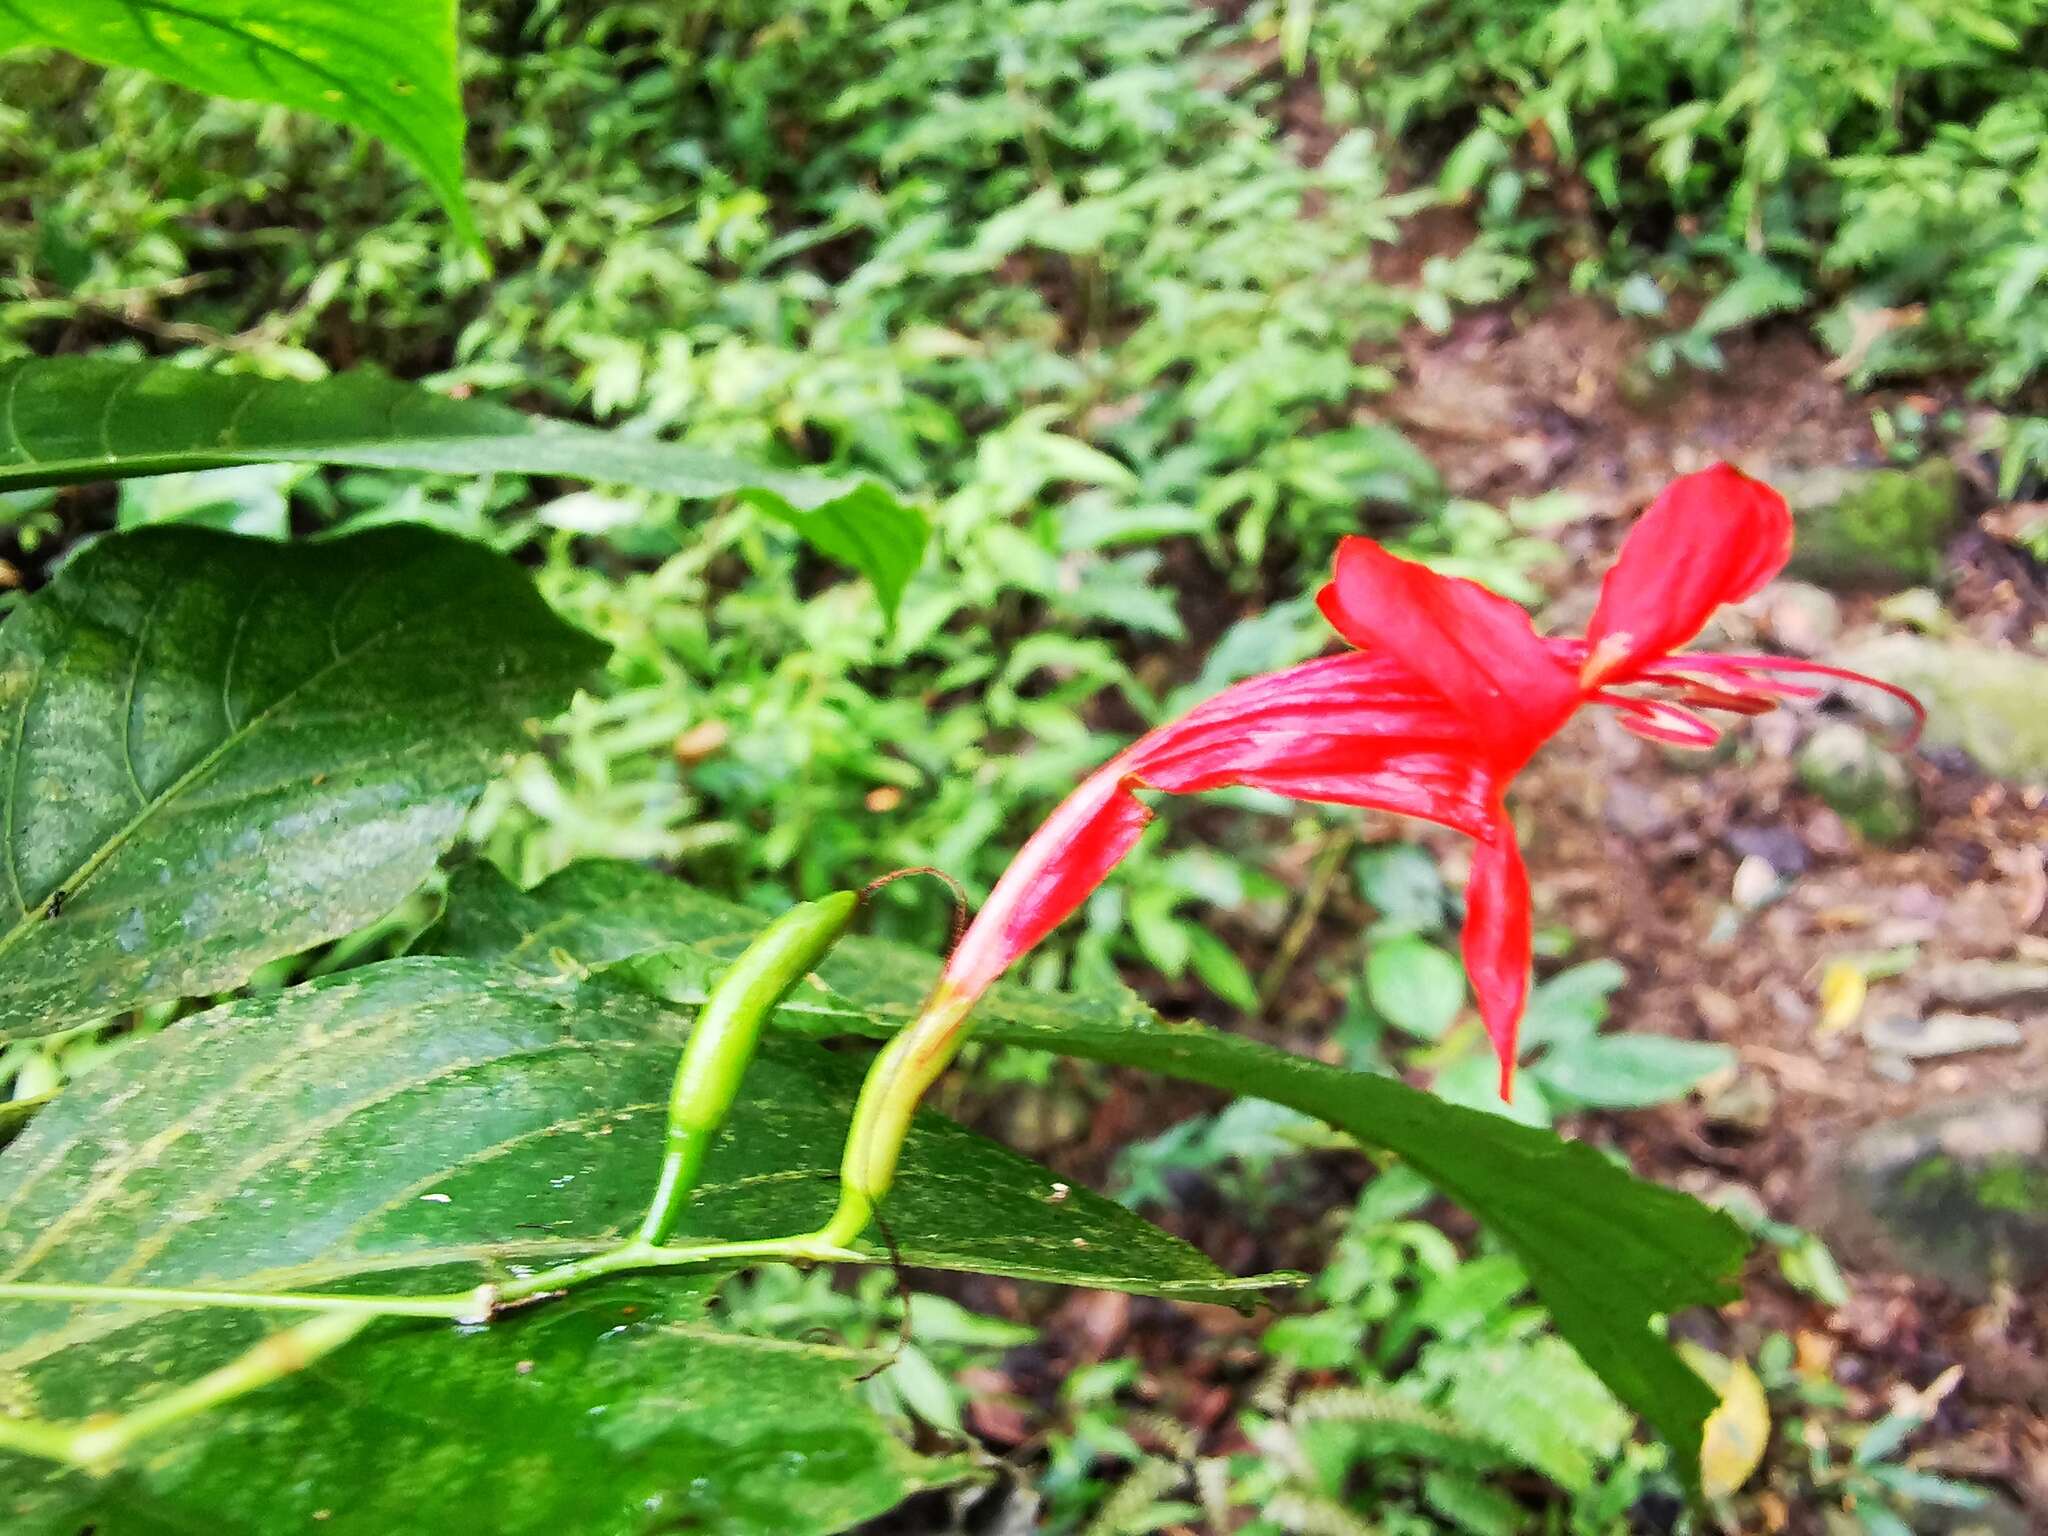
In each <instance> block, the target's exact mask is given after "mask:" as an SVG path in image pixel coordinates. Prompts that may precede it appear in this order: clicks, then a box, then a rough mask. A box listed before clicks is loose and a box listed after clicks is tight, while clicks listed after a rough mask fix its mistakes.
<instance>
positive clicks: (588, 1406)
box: [0, 1280, 957, 1536]
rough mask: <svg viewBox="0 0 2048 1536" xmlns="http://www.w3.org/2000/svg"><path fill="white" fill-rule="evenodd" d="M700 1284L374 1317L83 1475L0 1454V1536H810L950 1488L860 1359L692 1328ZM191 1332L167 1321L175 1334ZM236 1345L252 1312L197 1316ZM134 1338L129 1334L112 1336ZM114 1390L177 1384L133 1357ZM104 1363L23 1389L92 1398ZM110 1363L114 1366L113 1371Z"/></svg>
mask: <svg viewBox="0 0 2048 1536" xmlns="http://www.w3.org/2000/svg"><path fill="white" fill-rule="evenodd" d="M710 1289H711V1287H710V1284H709V1283H708V1282H706V1281H702V1280H700V1281H696V1282H686V1281H669V1282H665V1283H664V1284H663V1285H662V1286H660V1287H659V1288H656V1287H652V1286H640V1285H632V1284H624V1283H622V1284H619V1285H614V1286H608V1287H606V1288H605V1289H604V1290H603V1291H601V1292H595V1293H578V1294H576V1295H574V1296H571V1297H569V1298H567V1299H565V1300H562V1301H557V1302H553V1303H550V1304H549V1305H547V1306H544V1307H539V1308H536V1309H534V1310H532V1311H529V1312H526V1313H523V1314H519V1315H516V1316H514V1317H511V1318H507V1319H505V1320H503V1321H501V1322H499V1323H496V1324H494V1325H493V1326H491V1327H490V1328H487V1329H481V1330H461V1329H455V1328H449V1327H446V1326H437V1325H432V1324H417V1323H399V1322H388V1323H383V1324H380V1325H378V1326H376V1327H375V1328H373V1329H372V1331H371V1332H370V1333H368V1334H367V1335H365V1336H364V1337H362V1338H360V1339H358V1340H357V1341H355V1342H354V1343H353V1344H351V1345H350V1346H349V1347H348V1348H347V1349H345V1350H343V1351H342V1352H341V1353H340V1354H337V1355H333V1356H330V1357H328V1358H327V1359H325V1360H322V1361H320V1362H319V1363H318V1364H316V1365H315V1366H313V1367H312V1368H311V1369H309V1370H307V1371H304V1372H302V1373H301V1374H299V1375H297V1376H295V1377H291V1378H289V1379H287V1380H286V1381H284V1382H281V1383H279V1384H278V1385H276V1386H273V1387H269V1388H266V1389H265V1390H264V1391H263V1392H261V1393H259V1394H257V1395H255V1396H252V1397H249V1398H246V1399H243V1400H241V1401H238V1402H234V1403H231V1404H229V1405H227V1406H226V1407H225V1408H223V1409H220V1410H217V1411H216V1412H215V1413H214V1414H213V1415H211V1416H209V1417H207V1418H206V1419H204V1420H201V1421H199V1422H198V1423H196V1424H195V1425H194V1426H192V1427H191V1428H190V1429H186V1430H182V1431H174V1432H171V1433H167V1434H165V1435H161V1436H159V1437H157V1438H156V1439H153V1440H150V1441H147V1442H145V1449H146V1451H147V1454H146V1455H143V1456H141V1457H139V1458H138V1459H137V1461H136V1463H135V1464H134V1465H132V1466H129V1467H124V1468H121V1469H119V1470H117V1471H116V1472H115V1473H114V1474H113V1475H111V1476H109V1477H107V1478H104V1479H94V1478H88V1477H85V1476H83V1475H81V1474H78V1473H72V1472H68V1471H65V1470H64V1469H62V1468H59V1467H57V1466H55V1465H53V1464H50V1463H46V1462H41V1461H35V1460H31V1459H28V1458H25V1457H19V1456H7V1455H0V1526H4V1528H5V1529H6V1530H7V1531H8V1532H9V1533H10V1536H78V1533H79V1532H81V1531H86V1530H98V1531H102V1532H105V1533H107V1536H186V1533H189V1532H194V1531H201V1530H203V1531H206V1532H209V1533H212V1536H275V1533H278V1532H285V1531H308V1532H320V1533H322V1536H396V1533H401V1532H403V1533H419V1536H428V1533H436V1536H438V1533H443V1532H456V1531H477V1532H488V1533H490V1536H627V1533H633V1536H657V1533H667V1532H677V1531H688V1532H692V1533H695V1536H830V1533H833V1532H837V1531H842V1530H845V1529H847V1528H848V1527H850V1526H853V1525H855V1524H858V1523H859V1522H861V1521H863V1520H866V1519H869V1518H872V1517H874V1516H877V1515H880V1514H883V1513H885V1512H887V1511H888V1510H889V1509H891V1508H893V1507H894V1506H895V1505H896V1504H898V1503H899V1502H901V1501H902V1500H903V1499H904V1498H905V1497H907V1496H908V1495H910V1494H911V1493H914V1492H916V1491H918V1490H919V1489H920V1488H924V1487H928V1486H931V1485H932V1484H934V1483H938V1482H944V1481H950V1480H952V1478H953V1477H954V1476H956V1475H957V1469H955V1468H953V1467H951V1466H949V1465H948V1464H945V1463H934V1462H929V1461H924V1460H921V1459H920V1458H918V1457H916V1456H914V1455H912V1454H911V1453H910V1452H909V1451H908V1450H907V1449H906V1448H905V1447H904V1446H902V1445H901V1444H900V1443H899V1442H898V1441H897V1440H896V1439H895V1438H894V1436H893V1435H891V1434H890V1432H889V1430H888V1428H887V1427H886V1426H885V1425H884V1424H883V1423H882V1422H881V1420H880V1419H879V1418H878V1417H877V1416H876V1415H875V1413H874V1412H873V1411H872V1410H871V1409H870V1408H868V1407H867V1406H866V1405H865V1404H864V1403H863V1402H862V1401H861V1399H860V1395H859V1392H858V1388H857V1387H856V1384H855V1378H856V1376H857V1375H858V1373H860V1372H862V1371H863V1370H867V1369H872V1368H873V1366H874V1365H875V1364H879V1362H876V1361H869V1360H866V1359H864V1358H863V1357H860V1356H857V1355H851V1354H849V1353H847V1352H846V1351H843V1350H838V1349H833V1348H829V1347H824V1346H821V1345H815V1344H786V1343H780V1342H776V1341H772V1340H764V1339H751V1338H746V1337H744V1336H741V1335H737V1334H733V1333H730V1332H727V1331H725V1330H723V1329H721V1328H719V1327H717V1326H715V1325H714V1324H713V1323H711V1322H709V1321H708V1320H707V1319H706V1317H705V1315H704V1305H703V1303H704V1301H705V1300H706V1299H707V1297H708V1295H709V1292H710ZM198 1325H199V1319H198V1317H197V1315H196V1314H185V1316H184V1318H183V1320H182V1322H180V1323H178V1324H176V1325H175V1326H176V1327H177V1328H179V1329H180V1330H189V1329H193V1328H195V1327H196V1326H198ZM204 1325H205V1326H206V1327H207V1328H208V1329H210V1330H213V1331H216V1332H217V1333H218V1334H219V1337H220V1342H221V1343H223V1344H228V1343H232V1344H235V1345H246V1344H250V1343H253V1342H255V1340H256V1339H257V1338H258V1337H259V1336H260V1335H261V1333H262V1332H263V1331H264V1330H266V1329H275V1328H277V1327H279V1326H281V1325H280V1324H279V1323H278V1322H277V1321H276V1320H275V1319H274V1318H273V1319H272V1320H269V1321H259V1320H257V1319H255V1318H252V1317H250V1316H249V1315H248V1314H224V1313H217V1314H212V1315H211V1316H210V1317H207V1318H206V1319H205V1320H204ZM131 1332H134V1333H138V1334H141V1333H144V1332H145V1330H142V1329H137V1330H131ZM134 1342H136V1343H137V1344H138V1345H139V1347H140V1353H139V1354H138V1357H137V1359H136V1360H135V1361H134V1362H132V1363H131V1364H129V1365H128V1367H127V1370H126V1371H125V1372H124V1373H123V1374H125V1375H128V1376H131V1377H135V1378H140V1380H135V1381H133V1382H132V1384H133V1385H135V1386H137V1387H139V1388H146V1387H148V1386H151V1385H154V1383H153V1382H151V1381H150V1380H149V1374H148V1373H149V1372H150V1370H151V1369H152V1368H154V1367H164V1368H168V1369H172V1370H176V1369H178V1368H179V1361H178V1358H177V1348H176V1336H175V1335H173V1334H171V1333H169V1332H168V1331H158V1332H157V1333H155V1334H154V1335H152V1336H148V1337H143V1338H139V1339H137V1340H135V1341H134ZM109 1363H110V1362H109V1361H108V1358H107V1357H106V1356H105V1355H98V1356H94V1357H92V1358H91V1359H89V1360H81V1368H80V1369H79V1370H78V1372H77V1373H76V1375H72V1374H70V1373H65V1372H56V1371H52V1372H50V1373H48V1380H47V1382H46V1383H45V1382H42V1381H39V1382H38V1387H39V1396H40V1397H41V1398H42V1399H43V1400H44V1403H45V1406H46V1407H47V1408H51V1409H54V1410H62V1411H67V1412H68V1411H70V1410H72V1409H74V1408H78V1407H83V1406H87V1405H90V1404H93V1403H96V1402H98V1401H100V1400H101V1398H102V1397H103V1395H104V1393H105V1385H106V1383H105V1380H104V1377H103V1376H102V1371H103V1370H104V1369H106V1368H107V1366H108V1365H109ZM112 1363H113V1364H114V1365H115V1366H116V1367H117V1368H118V1366H119V1364H120V1362H112Z"/></svg>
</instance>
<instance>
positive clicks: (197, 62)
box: [0, 0, 479, 245]
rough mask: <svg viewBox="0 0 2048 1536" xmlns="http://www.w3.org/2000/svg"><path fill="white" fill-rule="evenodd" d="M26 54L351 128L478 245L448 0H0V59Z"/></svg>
mask: <svg viewBox="0 0 2048 1536" xmlns="http://www.w3.org/2000/svg"><path fill="white" fill-rule="evenodd" d="M35 47H42V48H62V49H64V50H66V51H67V52H70V53H75V54H77V55H79V56H80V57H81V58H86V59H91V60H92V61H93V62H94V63H96V64H116V65H121V66H124V67H126V68H130V69H146V70H148V71H149V72H150V73H152V74H157V75H162V76H163V77H164V78H165V79H167V80H175V81H176V82H177V83H178V84H180V85H187V86H191V87H192V88H193V89H194V90H199V91H206V92H208V93H210V94H212V95H215V96H232V97H236V98H238V99H241V100H245V101H273V102H276V103H278V104H279V105H281V106H286V107H292V108H295V109H297V110H298V111H301V112H312V113H316V114H318V115H319V116H321V117H326V118H332V119H333V120H334V121H336V122H340V123H347V124H349V125H350V126H351V127H354V128H360V129H362V130H363V131H364V132H365V133H369V134H372V135H374V136H375V137H377V138H379V139H382V140H383V141H384V142H385V143H387V144H389V145H391V146H392V148H394V149H396V150H397V151H398V152H399V153H400V154H402V155H404V156H405V157H406V159H408V160H410V161H411V162H412V163H413V164H414V165H415V166H416V167H418V169H419V171H420V173H421V174H422V175H423V176H425V177H426V178H427V184H428V185H429V186H431V187H432V188H433V189H434V194H435V196H437V197H438V198H440V200H441V204H442V206H443V207H445V208H446V209H447V210H448V216H449V217H450V218H451V219H453V220H454V221H455V224H456V227H457V229H459V230H460V231H461V233H462V236H463V238H464V239H465V240H467V241H469V242H470V243H471V244H473V245H474V244H478V243H479V236H478V234H477V229H476V220H475V219H474V217H473V216H472V215H471V213H470V209H469V202H468V200H467V199H466V198H465V197H464V196H463V191H462V129H463V122H462V97H461V93H460V89H459V86H458V82H457V80H456V72H455V0H266V3H265V4H262V5H260V6H253V5H251V4H250V3H249V0H175V3H173V0H7V3H6V4H5V5H0V53H6V52H8V51H10V50H12V49H15V48H35Z"/></svg>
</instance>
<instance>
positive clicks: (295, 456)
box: [0, 357, 925, 614]
mask: <svg viewBox="0 0 2048 1536" xmlns="http://www.w3.org/2000/svg"><path fill="white" fill-rule="evenodd" d="M279 463H283V464H295V463H313V464H348V465H355V466H359V467H363V468H371V469H415V470H424V471H430V472H433V473H436V474H449V475H487V474H527V475H561V476H565V477H567V478H569V479H574V480H591V481H599V482H602V483H605V484H613V485H632V486H638V487H640V488H641V489H643V490H650V491H659V492H664V493H666V494H668V495H672V496H680V497H683V498H684V499H686V500H695V501H703V500H716V499H720V498H723V497H727V496H736V497H738V498H740V499H741V500H742V501H745V502H747V503H748V504H750V505H752V506H754V507H756V508H758V509H759V510H760V511H762V512H765V513H767V514H768V515H769V516H771V517H774V518H777V519H779V520H780V521H782V522H785V523H787V524H789V525H790V526H791V527H792V528H794V529H795V530H796V531H797V532H798V533H799V534H800V535H802V537H803V538H804V539H805V540H807V541H808V542H809V543H810V544H811V545H812V546H813V547H814V548H816V549H817V550H818V552H819V553H821V554H823V555H825V556H827V557H829V558H830V559H833V560H837V561H840V562H841V563H843V564H845V565H849V566H851V567H853V569H855V570H857V571H859V572H861V573H862V574H863V575H865V576H866V577H867V578H868V579H869V580H870V581H871V582H873V583H874V587H875V593H876V595H877V597H879V598H880V600H881V603H882V607H883V609H884V611H885V612H888V613H892V614H893V613H894V612H895V609H896V605H897V601H898V600H899V599H900V598H901V596H902V594H903V587H904V584H905V583H906V582H908V581H909V579H910V576H911V573H912V572H914V571H915V570H916V569H917V567H918V563H919V562H920V561H921V560H922V559H923V558H924V542H925V523H924V517H923V515H922V514H921V513H919V512H918V511H917V510H916V509H915V508H912V507H907V506H905V505H904V504H903V503H902V502H900V501H898V500H897V499H896V498H895V497H894V496H893V495H891V494H890V493H889V492H888V491H886V490H884V489H883V488H882V487H881V486H879V485H877V484H875V483H874V482H873V481H867V480H841V479H829V478H826V477H824V476H819V475H808V474H804V473H802V472H800V471H794V470H776V469H770V468H767V467H765V466H763V465H759V464H749V463H746V462H744V461H742V460H738V459H728V458H723V457H720V456H719V455H716V454H708V453H700V452H698V451H696V450H695V449H691V448H683V447H679V446H677V445H676V444H674V443H664V442H659V441H656V440H655V439H653V438H648V437H630V436H623V435H620V434H617V433H611V432H599V431H595V430H593V429H591V428H588V427H575V426H567V425H564V424H562V423H559V422H547V421H541V420H538V419H536V418H534V417H530V416H526V415H523V414H522V413H520V412H518V411H515V410H512V409H511V408H509V407H507V406H502V405H497V404H493V403H491V402H488V401H483V400H453V399H450V398H448V397H447V396H444V395H437V394H434V393H433V392H432V391H430V390H425V389H421V388H419V387H418V386H417V385H412V384H403V383H400V382H398V381H397V380H394V379H390V378H387V377H385V376H384V375H383V374H380V373H376V372H372V371H369V370H362V371H359V372H355V373H345V374H338V375H336V376H335V377H333V378H330V379H322V380H320V381H318V382H317V383H304V382H299V381H294V380H287V379H264V378H259V377H257V376H256V375H253V374H226V373H209V372H205V371H202V370H200V369H196V368H181V367H177V366H175V365H173V364H169V363H154V362H151V363H128V362H118V361H115V360H112V359H109V358H95V357H60V358H49V359H29V360H27V361H23V362H17V363H11V364H8V365H5V366H0V491H12V490H24V489H28V488H31V487H34V486H41V485H69V484H74V483H76V482H79V481H84V480H121V479H127V478H129V477H131V476H135V475H160V474H167V473H173V472H177V471H182V470H194V469H215V468H220V467H222V466H225V465H230V464H279Z"/></svg>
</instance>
